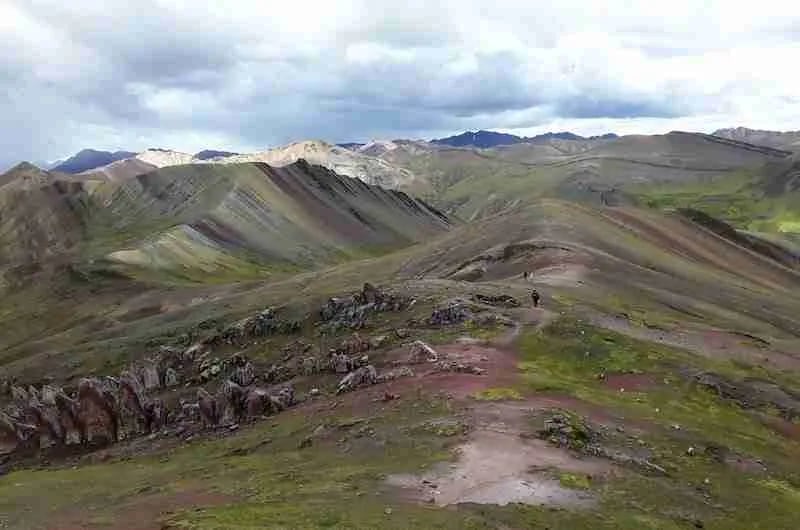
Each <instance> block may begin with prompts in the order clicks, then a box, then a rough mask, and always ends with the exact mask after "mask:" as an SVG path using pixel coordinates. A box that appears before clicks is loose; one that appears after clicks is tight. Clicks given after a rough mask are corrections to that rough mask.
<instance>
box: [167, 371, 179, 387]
mask: <svg viewBox="0 0 800 530" xmlns="http://www.w3.org/2000/svg"><path fill="white" fill-rule="evenodd" d="M179 384H180V381H179V380H178V372H177V371H176V370H175V369H174V368H167V369H166V370H165V371H164V386H166V387H167V388H172V387H175V386H178V385H179Z"/></svg>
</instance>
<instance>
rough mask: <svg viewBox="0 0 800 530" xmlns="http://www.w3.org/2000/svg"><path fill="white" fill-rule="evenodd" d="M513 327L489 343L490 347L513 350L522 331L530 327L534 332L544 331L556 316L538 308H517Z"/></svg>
mask: <svg viewBox="0 0 800 530" xmlns="http://www.w3.org/2000/svg"><path fill="white" fill-rule="evenodd" d="M514 317H515V323H514V327H513V328H511V329H510V330H509V331H507V332H506V333H503V334H502V335H500V336H499V337H496V338H495V339H493V340H491V341H490V345H491V346H494V347H496V348H501V349H503V348H513V347H514V346H515V345H516V343H517V340H518V339H519V336H520V335H521V334H522V331H523V329H525V328H528V327H532V328H533V329H534V330H537V331H538V330H541V329H544V328H545V327H546V326H547V325H548V324H550V323H551V322H553V321H554V320H555V319H556V314H555V313H553V312H552V311H548V310H547V309H544V308H541V307H538V308H533V307H527V308H519V309H516V310H515V311H514Z"/></svg>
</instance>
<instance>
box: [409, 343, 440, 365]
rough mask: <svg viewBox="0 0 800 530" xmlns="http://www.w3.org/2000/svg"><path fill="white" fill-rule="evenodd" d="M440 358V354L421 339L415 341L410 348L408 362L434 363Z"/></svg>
mask: <svg viewBox="0 0 800 530" xmlns="http://www.w3.org/2000/svg"><path fill="white" fill-rule="evenodd" d="M438 360H439V354H437V353H436V350H434V349H433V348H431V347H430V346H429V345H427V344H426V343H424V342H422V341H421V340H417V341H414V342H413V343H411V346H410V347H409V350H408V358H407V360H406V364H421V363H434V362H436V361H438Z"/></svg>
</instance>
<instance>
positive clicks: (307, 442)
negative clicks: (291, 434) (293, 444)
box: [297, 436, 314, 449]
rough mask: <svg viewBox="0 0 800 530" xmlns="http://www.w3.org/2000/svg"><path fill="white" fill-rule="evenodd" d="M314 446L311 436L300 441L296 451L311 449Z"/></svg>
mask: <svg viewBox="0 0 800 530" xmlns="http://www.w3.org/2000/svg"><path fill="white" fill-rule="evenodd" d="M313 444H314V439H313V438H312V437H311V436H307V437H305V438H303V439H302V440H300V443H299V444H298V445H297V448H298V449H306V448H307V447H311V446H312V445H313Z"/></svg>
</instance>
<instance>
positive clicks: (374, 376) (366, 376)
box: [336, 365, 378, 394]
mask: <svg viewBox="0 0 800 530" xmlns="http://www.w3.org/2000/svg"><path fill="white" fill-rule="evenodd" d="M377 382H378V372H377V370H375V367H374V366H372V365H367V366H362V367H360V368H358V369H357V370H354V371H352V372H350V373H349V374H347V375H346V376H344V378H342V380H341V381H340V382H339V386H338V388H337V390H336V393H337V394H341V393H343V392H349V391H351V390H354V389H356V388H358V387H361V386H368V385H374V384H376V383H377Z"/></svg>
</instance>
